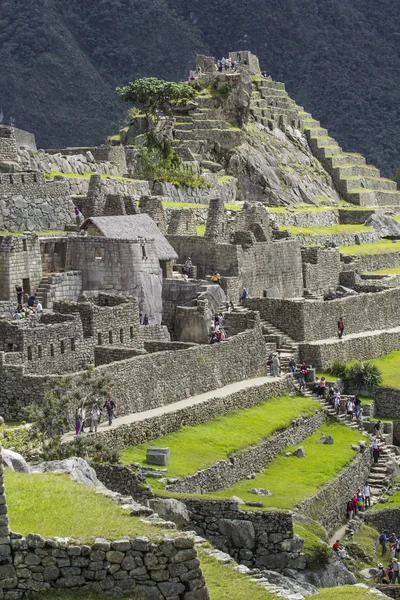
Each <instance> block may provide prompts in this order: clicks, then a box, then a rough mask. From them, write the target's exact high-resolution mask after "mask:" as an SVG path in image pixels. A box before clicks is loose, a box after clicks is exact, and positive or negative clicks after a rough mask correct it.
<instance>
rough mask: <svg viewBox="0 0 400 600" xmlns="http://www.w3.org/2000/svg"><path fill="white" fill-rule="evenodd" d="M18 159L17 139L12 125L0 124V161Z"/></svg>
mask: <svg viewBox="0 0 400 600" xmlns="http://www.w3.org/2000/svg"><path fill="white" fill-rule="evenodd" d="M17 159H18V151H17V140H16V137H15V130H14V128H13V127H5V126H4V125H2V126H0V162H14V161H16V160H17Z"/></svg>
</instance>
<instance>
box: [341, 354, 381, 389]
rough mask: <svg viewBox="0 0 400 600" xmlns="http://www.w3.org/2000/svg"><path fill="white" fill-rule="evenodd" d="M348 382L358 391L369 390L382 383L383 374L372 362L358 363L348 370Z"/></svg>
mask: <svg viewBox="0 0 400 600" xmlns="http://www.w3.org/2000/svg"><path fill="white" fill-rule="evenodd" d="M346 380H347V381H348V383H349V384H350V385H351V386H352V387H355V388H356V389H357V390H364V389H367V390H369V389H371V388H374V387H377V386H378V385H380V384H381V383H382V373H381V371H380V369H379V367H377V366H376V365H374V364H373V363H372V362H370V361H363V362H358V361H357V362H355V363H354V364H353V365H352V366H351V367H350V368H349V369H348V372H347V375H346Z"/></svg>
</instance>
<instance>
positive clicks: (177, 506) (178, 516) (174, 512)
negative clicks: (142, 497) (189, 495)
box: [148, 498, 190, 527]
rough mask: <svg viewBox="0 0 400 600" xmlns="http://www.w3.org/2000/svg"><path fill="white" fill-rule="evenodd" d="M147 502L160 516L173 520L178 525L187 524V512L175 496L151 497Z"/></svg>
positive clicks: (188, 519) (188, 520)
mask: <svg viewBox="0 0 400 600" xmlns="http://www.w3.org/2000/svg"><path fill="white" fill-rule="evenodd" d="M148 504H149V507H150V508H151V509H152V510H153V511H155V512H156V513H158V514H159V515H160V517H162V518H163V519H167V520H169V521H173V522H174V523H175V524H176V525H177V526H178V527H186V526H187V525H189V522H190V517H189V513H188V510H187V508H186V506H185V504H183V502H179V500H175V498H166V499H163V498H153V499H151V500H149V501H148Z"/></svg>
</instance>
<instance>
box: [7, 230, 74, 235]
mask: <svg viewBox="0 0 400 600" xmlns="http://www.w3.org/2000/svg"><path fill="white" fill-rule="evenodd" d="M24 233H25V231H22V230H21V231H0V235H23V234H24ZM32 233H36V235H66V232H65V231H57V230H56V229H46V230H44V231H35V232H32Z"/></svg>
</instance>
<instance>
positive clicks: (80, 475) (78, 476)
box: [31, 457, 104, 488]
mask: <svg viewBox="0 0 400 600" xmlns="http://www.w3.org/2000/svg"><path fill="white" fill-rule="evenodd" d="M48 471H51V472H53V473H69V476H70V478H71V479H73V480H74V481H79V482H80V483H84V484H85V485H93V486H95V487H96V488H104V485H103V484H102V483H100V481H99V480H98V479H97V475H96V471H95V470H94V469H92V467H91V466H90V465H89V463H88V462H86V460H84V459H83V458H75V457H74V458H66V459H65V460H50V461H47V462H42V463H40V464H38V465H35V466H33V467H31V472H32V473H46V472H48Z"/></svg>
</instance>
